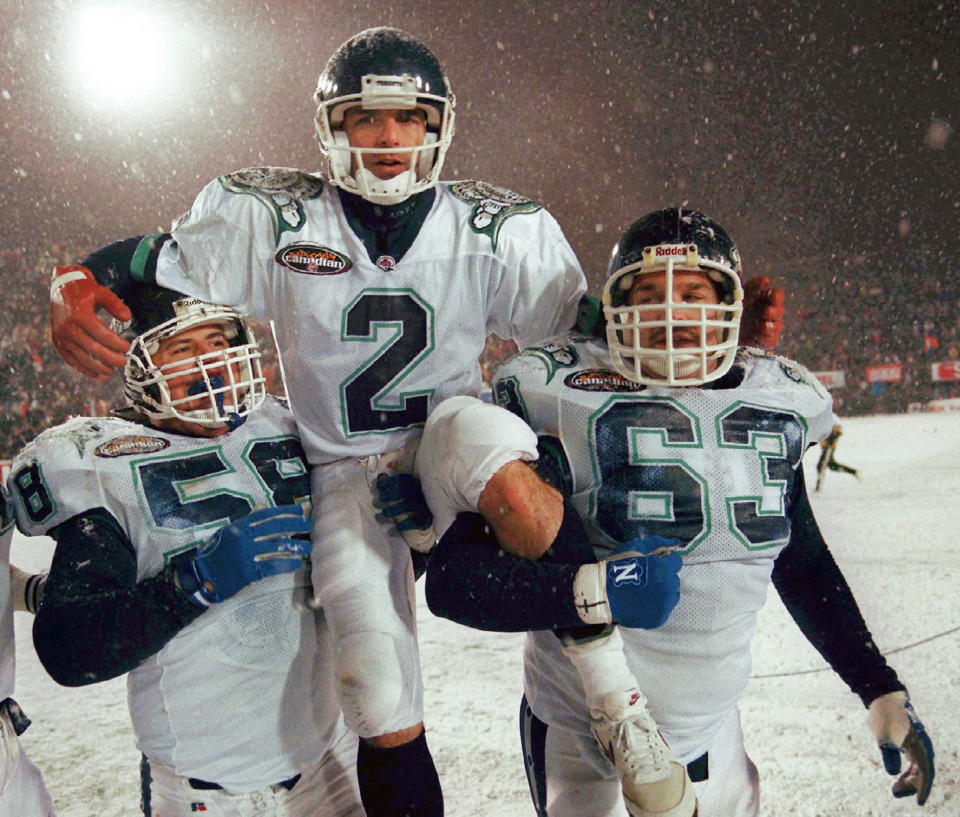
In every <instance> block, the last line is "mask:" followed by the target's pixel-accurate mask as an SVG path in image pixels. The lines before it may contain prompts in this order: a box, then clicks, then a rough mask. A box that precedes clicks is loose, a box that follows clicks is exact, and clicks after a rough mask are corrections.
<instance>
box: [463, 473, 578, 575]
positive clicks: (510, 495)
mask: <svg viewBox="0 0 960 817" xmlns="http://www.w3.org/2000/svg"><path fill="white" fill-rule="evenodd" d="M477 507H478V509H479V511H480V513H481V514H482V515H483V517H484V519H485V520H486V521H487V524H489V525H490V527H491V528H492V529H493V532H494V535H495V536H496V538H497V541H498V542H499V543H500V546H501V547H502V548H503V549H504V550H506V551H507V552H509V553H512V554H514V555H515V556H522V557H525V558H528V559H539V558H540V557H541V556H542V555H543V554H544V553H545V552H546V551H547V549H548V548H549V547H550V545H551V543H552V542H553V540H554V539H555V538H556V536H557V531H558V530H560V524H561V522H562V521H563V497H562V495H561V494H560V492H559V491H557V490H556V489H555V488H553V487H551V486H550V485H548V484H547V483H546V482H544V481H543V480H542V479H540V477H539V476H537V474H536V472H535V471H534V470H533V469H532V468H531V467H530V466H529V465H528V464H527V463H525V462H523V461H521V460H513V461H512V462H509V463H507V464H506V465H504V466H503V467H502V468H501V469H500V470H499V471H497V472H496V473H495V474H494V475H493V476H492V477H491V478H490V481H489V482H487V485H486V487H485V488H484V489H483V492H482V493H481V494H480V499H479V501H478V503H477Z"/></svg>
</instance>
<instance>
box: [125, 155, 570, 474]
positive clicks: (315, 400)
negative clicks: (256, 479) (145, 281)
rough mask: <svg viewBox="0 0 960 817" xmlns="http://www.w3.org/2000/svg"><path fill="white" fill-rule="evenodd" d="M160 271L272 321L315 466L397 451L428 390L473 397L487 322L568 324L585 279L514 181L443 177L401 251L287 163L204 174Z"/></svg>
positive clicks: (433, 399)
mask: <svg viewBox="0 0 960 817" xmlns="http://www.w3.org/2000/svg"><path fill="white" fill-rule="evenodd" d="M427 192H428V193H429V194H431V195H432V194H433V191H427ZM421 195H426V194H421ZM135 265H136V259H135ZM156 278H157V282H158V283H160V284H162V285H164V286H167V287H170V288H172V289H176V290H179V291H182V292H185V293H187V294H190V295H193V296H195V297H198V298H202V299H204V300H208V301H213V302H217V303H223V304H227V305H230V306H235V307H237V308H238V309H240V310H241V311H243V312H245V313H246V314H248V315H250V316H252V317H254V318H258V319H262V320H272V321H273V322H274V325H275V332H276V338H277V345H278V348H279V351H280V355H281V359H282V363H283V366H284V368H285V372H286V381H287V389H288V396H289V398H290V404H291V408H292V410H293V412H294V414H295V415H296V417H297V422H298V423H299V426H300V433H301V437H302V439H303V444H304V447H305V449H306V452H307V457H308V460H309V461H310V463H311V464H319V463H324V462H330V461H332V460H336V459H341V458H343V457H346V456H364V455H368V454H376V453H382V452H384V451H391V450H395V449H397V448H400V447H401V446H402V445H403V443H404V442H405V441H406V440H407V439H408V438H409V437H410V436H411V434H412V433H417V432H415V431H414V429H418V428H419V427H420V426H422V425H423V423H424V421H425V419H426V417H427V414H428V413H429V411H430V409H432V408H433V406H435V405H436V404H437V403H438V402H440V401H441V400H443V399H444V398H446V397H451V396H454V395H460V394H471V395H477V394H479V391H480V386H481V375H480V368H479V365H478V363H477V360H478V358H479V356H480V354H481V352H482V351H483V348H484V344H485V341H486V337H487V335H488V334H489V333H490V332H496V333H497V334H499V335H501V336H503V337H509V338H514V339H515V340H517V341H518V343H519V344H521V345H525V344H527V343H531V342H534V341H537V340H540V339H542V338H545V337H549V336H551V335H554V334H556V333H557V332H560V331H566V330H568V329H569V328H571V327H572V326H573V323H574V319H575V317H576V306H577V302H578V300H579V297H580V295H581V294H582V293H583V291H584V289H585V285H586V284H585V279H584V277H583V272H582V270H581V269H580V265H579V263H578V262H577V259H576V257H575V255H574V253H573V251H572V250H571V248H570V246H569V244H568V243H567V241H566V239H565V238H564V236H563V234H562V232H561V231H560V228H559V226H558V225H557V223H556V221H555V220H554V219H553V217H552V216H551V215H550V214H549V213H548V212H547V211H546V210H544V209H543V208H542V207H541V206H540V205H539V204H537V203H536V202H534V201H531V200H530V199H527V198H525V197H523V196H520V195H518V194H516V193H512V192H510V191H508V190H503V189H501V188H497V187H494V186H493V185H489V184H486V183H484V182H478V181H461V182H442V183H440V184H438V185H437V187H436V194H435V198H434V199H433V203H432V205H431V207H430V209H429V212H428V213H427V215H426V216H425V218H424V219H423V222H422V225H421V226H420V227H419V232H418V233H417V235H416V238H415V240H414V241H413V243H412V245H411V246H410V247H409V249H407V250H406V252H405V253H403V255H402V257H401V258H400V259H399V260H397V259H395V258H393V257H392V256H389V255H387V254H384V255H381V256H380V257H377V258H371V254H370V253H368V250H367V248H366V247H365V246H364V244H363V242H362V241H361V239H360V238H359V237H358V235H357V234H356V233H355V232H354V230H353V229H352V228H351V226H350V223H349V221H348V217H347V214H346V212H345V210H344V207H343V204H342V202H341V198H340V196H339V195H338V191H337V190H336V189H335V188H332V187H330V186H329V185H327V184H325V183H324V182H323V181H322V180H321V179H320V178H319V177H317V176H315V175H312V174H308V173H304V172H301V171H298V170H291V169H286V168H261V169H253V170H243V171H239V172H237V173H233V174H230V175H227V176H223V177H220V178H219V179H216V180H214V181H212V182H211V183H210V184H208V185H207V186H206V188H204V190H203V191H201V193H200V195H199V196H198V197H197V199H196V201H195V202H194V204H193V206H192V208H191V209H190V210H189V212H187V213H186V214H185V215H184V216H182V217H181V218H180V219H179V220H178V221H177V222H176V223H175V224H174V227H173V229H172V240H171V241H168V242H167V243H165V244H164V245H163V246H162V247H161V248H160V250H159V252H157V256H156Z"/></svg>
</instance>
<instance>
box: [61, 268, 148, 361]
mask: <svg viewBox="0 0 960 817" xmlns="http://www.w3.org/2000/svg"><path fill="white" fill-rule="evenodd" d="M98 308H102V309H105V310H106V311H107V312H109V313H110V314H111V315H113V317H115V318H117V320H121V321H128V320H130V318H131V314H130V310H129V309H128V308H127V305H126V304H125V303H124V302H123V301H122V300H120V298H118V297H117V296H116V295H115V294H114V293H113V292H111V291H110V289H108V288H107V287H105V286H102V285H101V284H98V283H97V281H96V279H95V278H94V277H93V273H92V272H90V270H88V269H87V268H86V267H82V266H79V265H73V266H64V265H57V266H55V267H54V268H53V280H52V281H51V283H50V330H51V333H52V335H53V345H54V346H55V347H56V349H57V351H58V352H59V353H60V356H61V357H62V358H63V359H64V360H65V361H66V362H67V363H69V364H70V365H71V366H73V368H74V369H76V370H77V371H79V372H80V373H81V374H84V375H86V376H87V377H91V378H93V379H94V380H106V379H107V378H108V377H109V376H110V375H111V374H113V370H114V369H120V368H123V365H124V363H125V359H124V354H125V353H126V352H127V350H128V349H129V348H130V342H129V341H128V340H126V338H123V337H121V336H120V335H118V334H117V333H116V332H113V331H112V330H111V329H109V328H107V326H105V325H104V323H103V321H101V320H100V318H99V317H98V316H97V309H98Z"/></svg>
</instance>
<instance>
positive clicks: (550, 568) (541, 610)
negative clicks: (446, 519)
mask: <svg viewBox="0 0 960 817" xmlns="http://www.w3.org/2000/svg"><path fill="white" fill-rule="evenodd" d="M592 561H594V556H593V550H592V548H591V547H590V544H589V540H588V539H587V535H586V531H585V530H584V529H583V523H582V521H581V520H580V518H579V517H578V516H577V515H576V512H575V511H573V509H572V507H570V506H569V505H568V504H567V503H566V502H565V503H564V517H563V522H562V524H561V526H560V531H559V532H558V533H557V537H556V539H555V540H554V543H553V545H551V548H550V550H549V551H548V554H547V555H546V556H544V557H543V558H542V559H540V560H538V561H534V560H532V559H523V558H520V557H517V556H513V555H512V554H510V553H507V552H506V551H504V550H501V549H500V546H499V545H498V544H497V540H496V538H495V537H494V535H493V533H492V532H491V531H490V530H489V528H488V527H487V526H486V524H485V523H484V520H483V517H482V516H480V515H479V514H475V513H461V514H460V515H459V516H457V519H456V521H455V522H454V523H453V525H451V526H450V529H449V530H448V531H447V532H446V533H445V534H444V536H443V538H442V539H441V540H440V542H439V543H438V544H437V546H436V547H435V548H434V549H433V550H432V551H431V553H430V561H429V563H428V566H427V578H426V587H425V589H426V597H427V604H428V606H429V607H430V611H431V612H432V613H433V614H434V615H436V616H440V617H441V618H448V619H450V620H452V621H456V622H457V623H458V624H463V625H465V626H467V627H473V628H474V629H478V630H491V631H494V632H501V633H516V632H525V631H527V630H554V629H559V628H570V627H582V626H583V620H582V619H581V618H580V616H579V615H578V614H577V610H576V607H575V605H574V596H573V579H574V576H576V573H577V570H578V569H579V567H580V565H581V564H584V563H586V562H592Z"/></svg>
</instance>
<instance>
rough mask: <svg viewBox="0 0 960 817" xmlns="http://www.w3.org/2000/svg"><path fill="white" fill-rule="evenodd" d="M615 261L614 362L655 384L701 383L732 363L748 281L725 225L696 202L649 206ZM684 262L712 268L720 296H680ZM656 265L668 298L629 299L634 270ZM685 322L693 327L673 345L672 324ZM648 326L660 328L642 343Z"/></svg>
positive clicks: (609, 330)
mask: <svg viewBox="0 0 960 817" xmlns="http://www.w3.org/2000/svg"><path fill="white" fill-rule="evenodd" d="M609 269H610V272H609V275H608V277H607V282H606V284H605V286H604V289H603V313H604V317H605V318H606V334H607V346H608V349H609V354H610V363H611V365H612V366H613V368H614V369H616V370H617V371H618V372H619V373H620V374H622V375H623V376H624V377H626V378H629V379H630V380H632V381H634V382H635V383H644V384H647V385H655V386H695V385H700V384H702V383H707V382H709V381H712V380H716V379H718V378H720V377H722V376H723V375H724V374H726V373H727V372H728V371H729V369H730V367H731V366H732V365H733V360H734V357H735V356H736V353H737V341H738V338H739V334H740V317H741V314H742V312H743V287H742V286H741V284H740V254H739V253H738V252H737V248H736V246H735V245H734V243H733V240H732V239H731V238H730V236H729V235H727V232H726V230H724V229H723V227H721V226H720V225H719V224H717V223H716V222H714V221H713V220H711V219H709V218H707V217H706V216H704V215H703V214H702V213H698V212H696V211H692V210H691V211H682V210H680V209H678V208H668V209H665V210H659V211H657V212H654V213H650V214H648V215H646V216H644V217H643V218H641V219H639V220H637V221H636V222H634V223H633V224H632V225H631V226H630V228H629V229H628V230H627V231H626V232H625V233H624V234H623V236H622V237H621V239H620V241H619V243H618V244H617V246H616V247H614V249H613V256H612V258H611V261H610V268H609ZM680 270H692V271H697V272H703V273H706V274H707V276H708V277H709V278H710V281H711V282H712V283H713V286H714V289H715V290H716V291H717V293H718V296H719V299H720V303H719V304H714V303H709V304H703V303H686V302H675V301H674V300H673V283H674V271H680ZM652 272H660V273H665V282H664V292H665V297H664V299H663V300H662V301H660V302H657V303H649V302H645V303H642V304H637V305H632V304H630V303H629V301H628V295H629V293H630V289H631V287H632V286H633V284H634V281H635V279H636V276H638V275H645V274H649V273H652ZM691 315H693V316H692V317H691ZM684 328H692V329H694V330H695V332H693V333H691V332H689V331H688V332H687V333H686V341H685V343H684V344H682V345H679V346H677V347H676V348H675V346H674V343H675V339H674V330H675V329H676V330H680V332H682V331H683V329H684ZM648 329H660V330H661V331H660V332H656V333H654V334H655V336H657V337H658V341H657V345H650V346H643V345H642V342H641V338H642V332H643V331H644V330H648ZM694 335H695V338H694ZM660 339H662V342H661V340H660ZM711 367H712V368H711Z"/></svg>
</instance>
